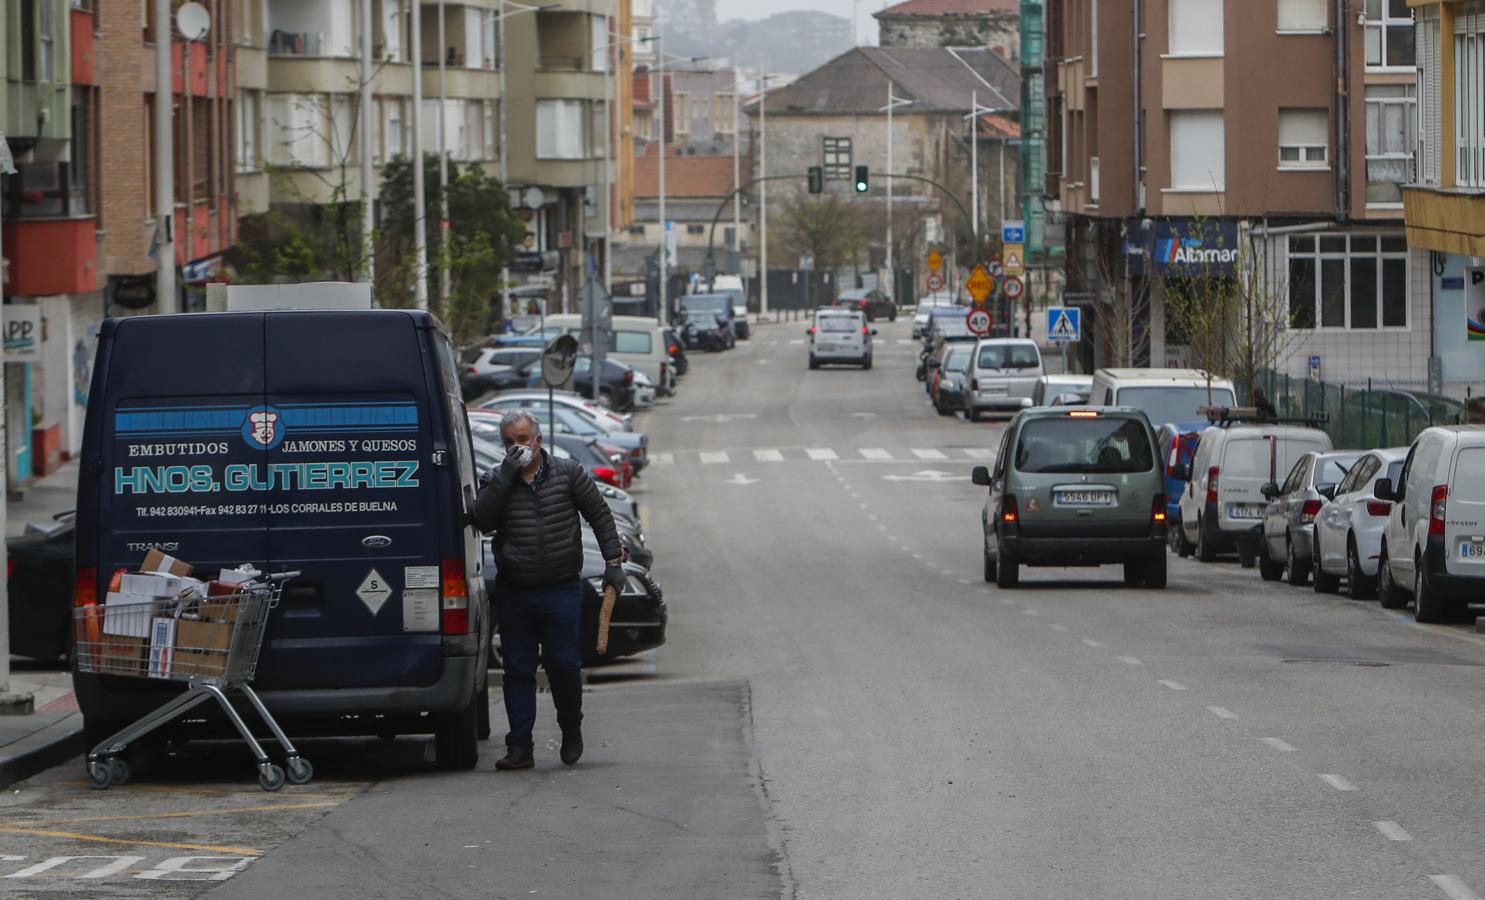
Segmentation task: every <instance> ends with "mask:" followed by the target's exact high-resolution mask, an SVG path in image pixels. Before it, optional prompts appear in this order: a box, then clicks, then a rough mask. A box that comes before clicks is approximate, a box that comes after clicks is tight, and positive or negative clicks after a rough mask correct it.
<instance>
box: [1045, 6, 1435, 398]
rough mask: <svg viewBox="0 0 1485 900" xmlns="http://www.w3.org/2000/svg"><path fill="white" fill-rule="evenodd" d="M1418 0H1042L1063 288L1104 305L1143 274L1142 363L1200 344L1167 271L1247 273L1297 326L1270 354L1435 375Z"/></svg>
mask: <svg viewBox="0 0 1485 900" xmlns="http://www.w3.org/2000/svg"><path fill="white" fill-rule="evenodd" d="M1409 12H1410V11H1409V10H1408V8H1407V7H1406V5H1405V3H1404V0H1365V2H1362V3H1337V2H1333V0H1049V2H1048V4H1047V22H1048V26H1047V31H1048V41H1049V53H1048V57H1049V63H1048V64H1049V69H1050V68H1055V72H1049V78H1048V88H1047V92H1048V129H1049V139H1048V157H1049V160H1048V178H1047V181H1048V184H1047V192H1048V194H1049V195H1050V197H1052V198H1054V199H1053V201H1052V203H1051V204H1049V205H1051V206H1052V207H1053V208H1054V211H1055V214H1057V215H1059V216H1061V217H1063V218H1064V219H1065V223H1066V227H1067V235H1068V237H1067V242H1068V273H1067V276H1068V286H1067V290H1068V292H1069V295H1070V298H1071V299H1073V300H1078V301H1085V302H1087V303H1088V310H1089V315H1090V316H1091V317H1093V318H1095V319H1096V318H1098V316H1099V314H1100V313H1105V314H1106V313H1107V312H1108V311H1109V308H1110V306H1111V305H1112V302H1113V299H1114V298H1116V297H1118V296H1120V293H1119V292H1121V291H1122V292H1125V294H1124V296H1132V295H1134V294H1135V293H1141V294H1142V292H1143V291H1146V290H1148V296H1149V304H1148V311H1147V312H1141V314H1140V321H1139V322H1137V323H1134V327H1135V328H1136V330H1137V331H1138V332H1139V335H1138V337H1137V340H1136V344H1137V347H1138V349H1137V352H1136V354H1135V358H1134V359H1133V360H1132V362H1134V363H1135V364H1143V363H1148V364H1151V365H1156V366H1162V365H1166V364H1172V365H1176V364H1183V363H1186V362H1189V359H1187V358H1186V356H1185V355H1184V350H1183V348H1182V347H1181V346H1180V344H1179V341H1178V339H1177V336H1176V335H1174V334H1168V333H1167V332H1168V323H1167V321H1166V317H1165V288H1166V285H1167V283H1168V282H1169V280H1170V279H1172V278H1191V277H1210V278H1219V279H1244V280H1245V281H1244V283H1256V284H1261V285H1262V286H1263V293H1264V295H1265V296H1266V297H1268V298H1269V299H1270V301H1271V303H1272V304H1273V306H1274V307H1275V310H1274V320H1275V321H1276V322H1277V325H1278V327H1279V328H1284V329H1287V330H1288V336H1287V337H1286V339H1285V340H1284V341H1283V342H1282V344H1283V348H1282V352H1281V353H1279V354H1278V358H1275V359H1274V360H1272V364H1273V366H1274V367H1275V368H1278V369H1281V370H1284V371H1287V372H1289V373H1291V374H1294V375H1300V376H1307V377H1313V378H1323V380H1325V381H1329V382H1339V383H1345V384H1353V385H1354V384H1364V383H1365V382H1366V381H1367V379H1373V380H1374V381H1375V382H1378V383H1387V384H1392V385H1398V386H1414V387H1420V388H1421V387H1424V386H1426V385H1427V384H1428V381H1429V377H1428V373H1429V365H1430V357H1431V350H1430V341H1431V332H1432V323H1433V319H1434V311H1433V309H1432V306H1431V303H1430V296H1429V290H1428V283H1429V259H1428V255H1427V253H1426V252H1425V251H1421V250H1418V249H1412V250H1410V249H1409V247H1408V244H1407V242H1406V240H1405V238H1404V234H1403V222H1402V218H1403V191H1402V186H1403V185H1404V184H1405V183H1407V182H1408V181H1409V180H1410V179H1411V169H1412V156H1413V152H1414V148H1415V145H1416V135H1417V116H1416V103H1417V93H1416V88H1415V82H1416V71H1415V66H1414V62H1415V60H1414V49H1413V34H1412V27H1413V26H1412V20H1411V16H1410V15H1409ZM1136 35H1139V37H1138V38H1137V37H1136ZM1250 280H1251V281H1250ZM1116 318H1117V317H1111V316H1108V315H1104V321H1105V324H1109V323H1110V322H1112V321H1113V319H1116ZM1085 328H1087V326H1086V325H1085ZM1083 350H1084V355H1085V358H1084V360H1083V362H1084V364H1085V365H1097V364H1102V363H1103V362H1105V361H1106V357H1105V354H1104V353H1103V352H1102V350H1101V348H1100V347H1099V346H1098V342H1096V341H1095V342H1085V346H1084V348H1083Z"/></svg>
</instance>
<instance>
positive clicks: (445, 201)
mask: <svg viewBox="0 0 1485 900" xmlns="http://www.w3.org/2000/svg"><path fill="white" fill-rule="evenodd" d="M448 55H449V53H448V41H447V38H446V37H445V36H444V27H443V0H438V256H439V263H438V271H439V278H438V297H439V301H440V302H441V303H443V304H447V303H448V302H449V286H450V276H449V148H448V134H449V129H448V125H447V123H446V122H445V120H444V116H446V115H447V114H448V112H447V110H446V109H445V107H446V106H447V105H448V91H447V88H448V85H447V81H448ZM466 109H467V107H466ZM464 127H465V129H466V130H467V129H468V127H469V123H467V122H466V123H465V125H464ZM444 309H445V310H447V306H445V307H444Z"/></svg>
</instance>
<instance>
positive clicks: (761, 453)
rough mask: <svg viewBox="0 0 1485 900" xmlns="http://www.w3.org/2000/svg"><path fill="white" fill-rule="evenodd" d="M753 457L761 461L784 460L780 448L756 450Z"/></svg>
mask: <svg viewBox="0 0 1485 900" xmlns="http://www.w3.org/2000/svg"><path fill="white" fill-rule="evenodd" d="M753 458H754V459H756V460H758V461H759V462H783V461H784V454H783V453H782V452H780V451H778V450H754V451H753Z"/></svg>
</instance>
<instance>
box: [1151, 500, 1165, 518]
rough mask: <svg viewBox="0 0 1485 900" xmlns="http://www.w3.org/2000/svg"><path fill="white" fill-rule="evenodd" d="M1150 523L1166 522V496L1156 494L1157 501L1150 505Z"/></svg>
mask: <svg viewBox="0 0 1485 900" xmlns="http://www.w3.org/2000/svg"><path fill="white" fill-rule="evenodd" d="M1150 521H1152V522H1164V521H1165V495H1164V494H1156V495H1155V501H1154V503H1152V504H1151V505H1150Z"/></svg>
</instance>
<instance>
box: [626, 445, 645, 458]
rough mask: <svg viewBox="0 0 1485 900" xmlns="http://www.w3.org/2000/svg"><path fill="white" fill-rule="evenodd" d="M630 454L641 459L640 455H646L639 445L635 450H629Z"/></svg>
mask: <svg viewBox="0 0 1485 900" xmlns="http://www.w3.org/2000/svg"><path fill="white" fill-rule="evenodd" d="M629 455H630V456H632V457H634V458H635V459H639V458H640V456H642V455H644V451H643V450H641V449H639V448H638V447H635V448H634V449H633V450H630V451H629Z"/></svg>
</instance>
